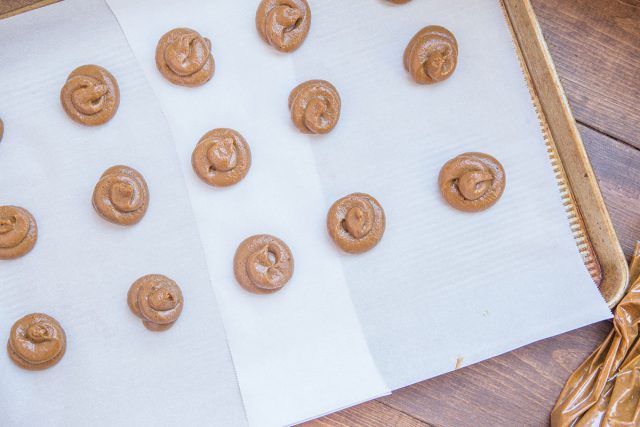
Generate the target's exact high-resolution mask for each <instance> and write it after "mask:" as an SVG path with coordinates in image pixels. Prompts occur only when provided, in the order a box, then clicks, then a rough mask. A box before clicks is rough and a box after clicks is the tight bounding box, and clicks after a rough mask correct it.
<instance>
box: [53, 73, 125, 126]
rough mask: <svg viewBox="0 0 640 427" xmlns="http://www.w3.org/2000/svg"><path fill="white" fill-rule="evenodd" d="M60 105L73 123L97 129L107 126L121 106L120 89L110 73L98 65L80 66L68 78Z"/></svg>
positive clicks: (61, 93) (61, 95)
mask: <svg viewBox="0 0 640 427" xmlns="http://www.w3.org/2000/svg"><path fill="white" fill-rule="evenodd" d="M60 102H61V103H62V108H64V111H65V112H66V113H67V115H68V116H69V117H70V118H71V119H72V120H73V121H75V122H77V123H80V124H82V125H87V126H97V125H101V124H103V123H106V122H108V121H109V120H111V118H112V117H113V116H114V115H115V114H116V111H117V110H118V105H120V89H119V88H118V82H117V81H116V79H115V77H113V75H111V73H110V72H109V71H107V70H105V69H104V68H102V67H100V66H98V65H82V66H80V67H78V68H76V69H75V70H73V71H72V72H71V74H69V77H67V81H66V83H65V84H64V86H63V87H62V90H61V91H60Z"/></svg>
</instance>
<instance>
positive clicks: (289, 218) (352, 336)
mask: <svg viewBox="0 0 640 427" xmlns="http://www.w3.org/2000/svg"><path fill="white" fill-rule="evenodd" d="M109 4H110V6H111V8H112V9H113V10H114V11H115V13H116V16H117V17H118V20H119V22H120V24H121V26H122V27H123V28H124V30H125V34H126V35H127V39H128V40H129V42H130V44H131V46H132V48H133V51H134V53H135V54H136V56H137V57H138V59H139V60H140V64H141V66H142V68H143V70H145V72H146V75H147V78H148V79H149V81H150V83H151V85H152V87H153V89H154V90H155V92H156V94H157V95H158V99H159V100H160V104H161V105H162V108H163V110H164V112H165V115H166V117H167V120H168V122H169V124H170V126H171V129H172V131H173V135H174V137H175V141H176V145H177V148H178V153H179V155H180V158H181V165H182V168H183V171H184V174H185V178H186V181H187V186H188V187H189V192H190V195H191V200H192V203H193V206H194V209H195V214H196V218H197V220H198V224H199V228H200V234H201V236H202V240H203V243H204V247H205V251H206V252H207V262H208V265H209V273H210V276H211V279H212V283H213V286H214V288H215V290H216V293H217V295H218V298H219V299H220V303H221V304H220V305H221V307H222V314H223V318H224V321H225V326H226V328H227V331H228V337H229V345H230V348H231V351H232V354H233V359H234V363H235V366H236V369H237V372H238V379H239V382H240V388H241V390H242V395H243V398H244V402H245V407H246V408H247V415H248V418H249V421H250V423H251V424H252V425H256V426H280V425H284V424H293V423H296V422H299V421H302V420H305V419H308V418H313V417H315V416H318V415H320V414H323V413H326V412H331V411H334V410H336V409H338V408H341V407H345V406H350V405H353V404H356V403H359V402H362V401H365V400H369V399H372V398H374V397H377V396H379V395H381V394H386V393H387V392H388V388H387V387H386V385H385V384H384V382H383V380H382V378H381V377H380V375H379V373H378V371H377V369H376V367H375V364H374V362H373V359H372V357H371V354H370V353H369V350H368V348H367V344H366V342H365V339H364V334H363V333H362V329H361V326H360V324H359V323H358V319H357V316H356V313H355V309H354V307H353V304H352V302H351V298H350V295H349V290H348V287H347V285H346V283H345V278H344V274H343V270H342V266H341V262H340V254H339V252H338V251H337V250H336V248H335V247H334V246H333V245H332V244H331V242H330V241H329V240H328V238H327V233H326V229H325V216H326V206H325V201H324V196H323V192H322V187H321V182H320V177H319V174H318V172H317V171H316V162H315V158H314V156H313V153H312V151H311V146H310V144H309V141H308V140H307V139H306V138H305V137H302V136H301V135H300V133H298V132H297V131H296V130H295V128H294V127H293V126H292V125H291V121H290V119H289V116H288V111H287V96H288V94H289V91H290V90H291V89H292V88H293V85H294V82H295V79H294V78H293V72H294V69H293V64H292V63H291V62H290V60H289V57H287V56H285V55H277V54H274V51H273V49H271V48H269V47H267V46H266V45H264V43H262V42H261V41H260V40H259V38H258V35H257V33H256V32H255V23H254V17H255V8H256V3H254V2H245V1H242V2H238V1H212V2H202V1H198V0H190V1H179V2H176V1H136V2H130V1H115V2H111V3H109ZM175 27H189V28H193V29H196V30H198V31H200V32H202V34H203V35H205V37H208V38H209V39H210V40H211V43H212V46H213V54H214V58H215V60H216V74H215V76H214V77H213V79H212V80H211V81H210V82H209V83H207V84H206V85H204V86H201V87H198V88H185V87H180V86H175V85H173V84H171V83H169V82H168V81H167V80H165V79H164V78H163V77H162V76H161V75H160V74H159V73H158V71H157V69H156V65H155V59H154V58H155V48H156V43H157V41H158V39H159V38H160V37H161V36H162V35H163V34H164V33H165V32H166V31H168V30H170V29H172V28H175ZM218 127H229V128H233V129H235V130H237V131H238V132H240V133H241V134H242V135H243V136H244V137H245V138H246V140H247V142H248V144H249V145H250V147H251V152H252V165H251V169H250V171H249V173H248V175H247V177H246V178H245V179H244V180H243V181H241V182H240V183H239V184H237V185H235V186H233V187H229V188H224V189H219V188H214V187H211V186H208V185H206V184H204V183H203V182H202V181H200V179H199V178H198V177H197V176H196V174H195V173H194V172H193V169H192V167H191V153H192V151H193V149H194V147H195V145H196V143H197V142H198V140H199V139H200V137H202V135H203V134H204V133H206V132H207V131H208V130H210V129H213V128H218ZM262 233H267V234H273V235H275V236H278V237H280V238H281V239H282V240H284V241H285V242H287V244H288V245H289V246H290V248H291V251H292V253H293V256H294V259H295V273H294V275H293V278H292V280H291V281H290V282H289V283H288V284H287V285H286V287H285V288H284V289H283V290H282V291H280V292H277V293H275V294H271V295H266V296H265V295H253V294H250V293H248V292H246V291H245V290H244V289H242V288H241V287H240V286H239V285H238V284H237V282H236V280H235V278H234V276H233V268H232V266H233V255H234V253H235V250H236V248H237V246H238V245H239V244H240V242H241V241H242V240H243V239H245V238H246V237H248V236H251V235H253V234H262Z"/></svg>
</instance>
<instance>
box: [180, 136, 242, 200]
mask: <svg viewBox="0 0 640 427" xmlns="http://www.w3.org/2000/svg"><path fill="white" fill-rule="evenodd" d="M191 165H192V166H193V170H194V171H195V172H196V174H197V175H198V177H200V179H202V180H203V181H204V182H206V183H207V184H209V185H213V186H214V187H227V186H229V185H233V184H236V183H237V182H239V181H240V180H242V179H243V178H244V177H245V176H246V175H247V172H249V168H250V167H251V150H250V149H249V144H247V141H246V140H245V139H244V138H243V137H242V135H240V133H238V132H237V131H235V130H233V129H214V130H212V131H209V132H207V133H206V134H205V135H204V136H203V137H202V138H200V141H199V142H198V144H197V145H196V148H195V149H194V150H193V153H192V155H191Z"/></svg>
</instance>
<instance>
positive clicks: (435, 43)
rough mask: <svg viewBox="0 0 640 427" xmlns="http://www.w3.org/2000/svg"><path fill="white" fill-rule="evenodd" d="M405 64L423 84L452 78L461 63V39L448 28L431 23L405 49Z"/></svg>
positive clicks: (418, 81) (416, 80) (412, 74)
mask: <svg viewBox="0 0 640 427" xmlns="http://www.w3.org/2000/svg"><path fill="white" fill-rule="evenodd" d="M403 59H404V67H405V68H406V70H407V71H408V72H409V74H411V78H412V79H413V80H414V81H415V82H416V83H420V84H433V83H437V82H441V81H443V80H446V79H448V78H449V77H451V75H452V74H453V72H454V71H455V70H456V67H457V65H458V42H457V40H456V38H455V36H454V35H453V34H452V33H451V32H450V31H449V30H447V29H446V28H444V27H440V26H438V25H430V26H428V27H425V28H423V29H422V30H420V31H418V33H417V34H416V35H415V36H413V38H412V39H411V41H410V42H409V45H408V46H407V48H406V49H405V51H404V58H403Z"/></svg>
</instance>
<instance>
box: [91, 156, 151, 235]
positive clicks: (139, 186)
mask: <svg viewBox="0 0 640 427" xmlns="http://www.w3.org/2000/svg"><path fill="white" fill-rule="evenodd" d="M92 201H93V207H94V208H95V210H96V212H97V213H98V215H100V216H101V217H102V218H104V219H106V220H107V221H109V222H112V223H114V224H120V225H133V224H136V223H137V222H139V221H140V220H141V219H142V217H143V216H144V214H145V213H146V212H147V207H148V206H149V189H148V187H147V183H146V182H145V180H144V178H143V177H142V175H141V174H140V172H138V171H137V170H135V169H133V168H130V167H128V166H113V167H110V168H109V169H107V170H106V171H105V172H104V173H103V174H102V176H101V177H100V181H98V183H97V184H96V186H95V189H94V190H93V199H92Z"/></svg>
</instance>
